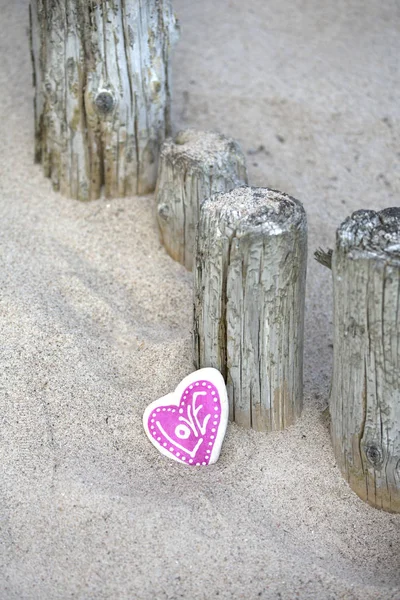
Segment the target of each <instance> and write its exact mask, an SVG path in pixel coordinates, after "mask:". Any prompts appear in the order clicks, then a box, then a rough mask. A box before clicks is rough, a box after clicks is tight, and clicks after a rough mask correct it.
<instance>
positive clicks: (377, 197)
mask: <svg viewBox="0 0 400 600" xmlns="http://www.w3.org/2000/svg"><path fill="white" fill-rule="evenodd" d="M27 5H28V2H27V0H13V1H12V2H11V1H9V0H0V9H1V21H2V25H1V29H2V32H1V34H0V57H1V58H0V83H1V87H0V89H1V90H2V95H1V107H2V115H1V120H0V134H1V141H2V143H1V145H0V171H1V177H0V278H1V280H0V351H1V356H0V361H1V365H0V418H1V429H0V440H1V442H0V447H1V448H0V453H1V454H0V461H1V474H0V530H1V533H0V598H1V600H3V599H4V600H14V599H15V600H25V599H29V600H30V599H34V600H43V599H45V600H47V599H49V600H53V599H67V598H78V599H90V600H92V599H95V600H102V599H107V600H108V599H113V600H114V599H127V600H131V599H133V600H141V599H145V600H152V599H157V600H158V599H160V600H164V599H165V600H167V599H168V600H175V599H178V598H183V599H185V600H198V599H199V600H200V599H207V600H208V599H210V598H221V599H235V600H236V599H240V598H243V599H245V600H249V599H250V600H252V599H257V598H264V599H265V598H270V599H287V600H291V599H294V598H300V599H304V600H309V599H313V598H318V599H320V598H321V599H325V598H326V599H331V600H333V599H337V598H346V599H353V598H354V599H356V598H357V599H360V600H361V599H362V600H366V599H370V600H376V599H382V600H388V599H395V598H397V599H398V598H400V587H399V586H400V570H399V566H400V564H399V563H400V558H399V532H400V515H397V516H396V515H391V514H387V513H383V512H380V511H378V510H375V509H373V508H371V507H369V506H367V505H366V504H364V503H363V502H362V501H361V500H360V499H359V498H358V497H357V496H355V494H353V493H352V491H351V490H350V489H349V487H348V486H347V484H346V483H345V481H344V480H343V479H342V477H341V476H340V474H339V473H338V469H337V468H336V467H335V461H334V458H333V454H332V449H331V444H330V439H329V434H328V430H327V426H326V423H325V422H324V419H323V417H322V415H321V412H322V410H323V409H324V408H325V406H326V402H327V396H328V391H329V378H330V371H331V358H332V347H331V341H332V306H331V282H330V274H329V272H328V270H326V269H324V268H323V267H321V266H319V265H318V264H317V263H315V261H313V260H312V252H313V250H314V249H315V248H316V247H317V246H319V245H323V246H327V245H332V242H333V239H334V231H335V228H336V226H337V225H338V224H339V223H340V222H341V220H343V218H344V217H346V216H347V215H348V214H350V213H351V211H353V210H355V209H358V208H374V209H381V208H383V207H385V206H390V205H394V204H396V203H397V204H398V199H399V190H400V169H399V156H400V153H399V117H400V103H399V81H400V78H399V64H400V63H399V60H398V57H399V54H400V36H399V33H398V31H399V25H400V23H399V21H400V14H399V9H398V3H397V1H396V0H386V2H379V1H378V0H337V1H336V2H332V1H331V0H309V1H307V2H306V1H305V0H292V1H289V0H268V1H267V0H175V7H176V11H177V13H178V14H179V16H180V18H181V23H182V26H183V32H182V38H181V42H180V43H179V46H178V47H177V50H176V53H175V60H174V63H175V64H174V75H175V76H174V80H175V104H174V111H173V114H174V124H175V126H176V128H178V127H182V126H193V127H200V128H211V129H213V128H215V129H219V130H221V131H222V132H224V133H226V134H227V135H232V136H234V137H236V138H237V139H238V140H239V141H240V142H241V143H242V145H243V148H244V150H245V151H246V152H249V155H248V160H249V172H250V178H251V182H252V183H253V184H255V185H269V186H270V187H273V188H277V189H281V190H282V191H285V192H288V193H290V194H292V195H294V196H296V197H298V198H299V199H300V200H302V201H303V202H304V204H305V207H306V210H307V212H308V216H309V232H310V236H309V246H310V261H309V275H308V292H307V321H306V337H307V344H306V360H305V409H304V414H303V417H302V418H301V420H300V421H299V422H298V424H297V425H296V426H295V427H293V428H292V429H290V430H287V431H285V432H283V433H279V434H275V435H265V434H260V433H255V432H251V431H250V432H249V431H244V430H241V429H239V428H238V427H236V426H232V425H231V426H229V428H228V433H227V438H226V441H225V444H224V447H223V451H222V455H221V458H220V461H219V462H218V463H217V465H215V466H213V467H210V468H204V469H191V468H187V467H184V466H182V465H179V464H177V463H175V462H172V461H169V460H167V459H166V458H164V457H162V456H161V455H159V454H158V453H157V452H156V450H155V448H154V447H153V446H152V445H151V444H150V443H149V442H148V440H147V439H146V437H145V435H144V432H143V430H142V424H141V417H142V412H143V410H144V408H145V406H146V405H147V403H149V402H150V401H151V400H153V399H155V398H157V397H158V396H160V395H162V394H165V393H167V392H168V391H171V390H172V389H173V388H174V387H175V385H176V384H177V383H178V381H179V380H180V378H182V377H183V376H184V375H185V374H187V373H188V372H190V370H191V335H190V328H191V284H190V276H189V275H188V274H186V272H185V271H184V270H183V268H181V267H180V266H179V265H177V264H175V263H174V262H173V261H172V260H171V259H170V258H169V257H168V256H167V255H166V254H165V252H164V251H163V249H162V248H160V245H159V242H158V237H157V231H156V227H155V224H154V219H153V213H152V208H153V198H152V197H151V196H150V197H144V198H143V197H142V198H124V199H121V200H115V201H112V202H108V201H95V202H92V203H89V204H81V203H79V202H76V201H73V200H69V199H66V198H63V197H61V196H60V195H59V194H57V193H54V192H52V190H51V187H50V182H49V181H48V180H46V179H44V178H43V176H42V173H41V170H40V168H39V167H38V166H34V165H33V164H32V157H33V116H32V89H31V71H30V62H29V52H28V42H27V36H26V28H27V21H28V19H27V16H28V15H27ZM260 145H263V146H264V147H265V151H260V152H257V153H253V151H254V150H256V149H257V148H258V147H259V146H260Z"/></svg>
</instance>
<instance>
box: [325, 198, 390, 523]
mask: <svg viewBox="0 0 400 600" xmlns="http://www.w3.org/2000/svg"><path fill="white" fill-rule="evenodd" d="M332 274H333V289H334V364H333V378H332V387H331V396H330V412H331V432H332V440H333V446H334V450H335V455H336V460H337V462H338V465H339V466H340V469H341V471H342V473H343V475H344V476H345V478H346V479H347V481H348V482H349V484H350V486H351V488H352V489H353V490H354V491H355V492H356V493H357V494H358V495H359V496H360V497H361V498H362V499H363V500H366V501H367V502H369V503H370V504H372V505H373V506H375V507H377V508H382V509H385V510H388V511H395V512H400V320H399V319H400V208H390V209H386V210H383V211H381V212H379V213H376V212H374V211H370V210H362V211H357V212H355V213H353V215H352V216H351V217H349V218H348V219H346V221H344V223H343V224H342V225H341V227H340V228H339V230H338V232H337V239H336V247H335V249H334V252H333V257H332Z"/></svg>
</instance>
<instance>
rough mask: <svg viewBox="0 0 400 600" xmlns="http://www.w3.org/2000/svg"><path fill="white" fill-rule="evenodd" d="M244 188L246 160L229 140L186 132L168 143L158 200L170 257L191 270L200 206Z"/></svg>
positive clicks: (164, 147) (163, 158) (161, 234)
mask: <svg viewBox="0 0 400 600" xmlns="http://www.w3.org/2000/svg"><path fill="white" fill-rule="evenodd" d="M244 183H247V172H246V161H245V157H244V155H243V153H242V151H241V150H240V148H239V146H238V144H237V143H236V142H234V141H233V140H231V139H228V138H226V137H225V136H223V135H220V134H218V133H213V132H206V131H194V130H190V129H189V130H185V131H181V132H180V133H179V134H178V135H177V136H176V137H175V139H174V140H172V139H170V140H168V141H166V142H165V143H164V145H163V148H162V151H161V156H160V167H159V175H158V180H157V190H156V200H157V220H158V225H159V229H160V236H161V241H162V243H163V245H164V247H165V249H166V250H167V252H168V254H169V255H170V256H172V258H173V259H175V260H177V261H178V262H180V263H181V264H182V265H184V266H185V267H186V268H187V269H188V270H189V271H191V270H192V268H193V254H194V241H195V234H196V227H197V222H198V219H199V206H200V204H201V202H202V201H203V200H204V199H205V198H208V197H209V196H211V194H214V193H216V192H225V191H228V190H231V189H232V188H234V187H235V186H237V185H243V184H244Z"/></svg>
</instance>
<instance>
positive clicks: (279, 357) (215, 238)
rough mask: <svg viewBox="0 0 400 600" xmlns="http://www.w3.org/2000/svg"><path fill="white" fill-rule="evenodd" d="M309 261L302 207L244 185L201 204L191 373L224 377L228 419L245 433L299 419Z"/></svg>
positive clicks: (274, 193) (280, 195)
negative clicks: (210, 371)
mask: <svg viewBox="0 0 400 600" xmlns="http://www.w3.org/2000/svg"><path fill="white" fill-rule="evenodd" d="M306 263H307V222H306V215H305V211H304V209H303V206H302V205H301V203H300V202H299V201H298V200H295V199H294V198H291V197H290V196H287V195H286V194H283V193H281V192H277V191H274V190H269V189H267V188H251V187H240V188H236V189H234V190H232V191H231V192H228V193H221V194H216V195H214V196H212V197H211V198H210V199H207V200H206V201H205V202H204V203H203V204H202V207H201V210H200V221H199V229H198V236H197V246H196V268H195V283H194V359H195V365H196V367H197V368H200V367H203V366H212V367H215V368H217V369H219V370H220V371H221V373H222V374H223V375H224V377H225V381H226V383H227V389H228V397H229V404H230V419H231V420H233V421H235V422H236V423H238V424H239V425H242V426H244V427H246V428H250V427H252V428H254V429H256V430H259V431H273V430H281V429H284V428H285V427H287V426H288V425H291V424H292V423H294V421H295V420H296V418H297V417H298V416H299V415H300V413H301V409H302V402H303V328H304V295H305V280H306Z"/></svg>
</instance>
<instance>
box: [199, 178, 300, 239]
mask: <svg viewBox="0 0 400 600" xmlns="http://www.w3.org/2000/svg"><path fill="white" fill-rule="evenodd" d="M202 208H204V210H207V211H208V212H210V213H214V214H215V215H216V216H217V215H218V220H221V219H223V220H224V221H225V223H226V224H227V226H228V227H230V228H232V229H235V230H236V234H240V231H243V232H246V233H249V232H252V233H254V234H257V233H259V234H261V235H265V234H267V235H280V234H282V233H285V232H287V231H290V230H292V229H293V228H298V227H304V226H305V225H306V213H305V210H304V207H303V205H302V203H301V202H300V201H299V200H296V198H292V197H291V196H288V195H287V194H285V193H283V192H279V191H277V190H271V189H269V188H257V187H250V186H242V187H238V188H235V189H233V190H231V191H230V192H224V193H220V194H214V195H213V196H211V197H210V198H207V199H206V200H205V201H204V202H203V204H202Z"/></svg>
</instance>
